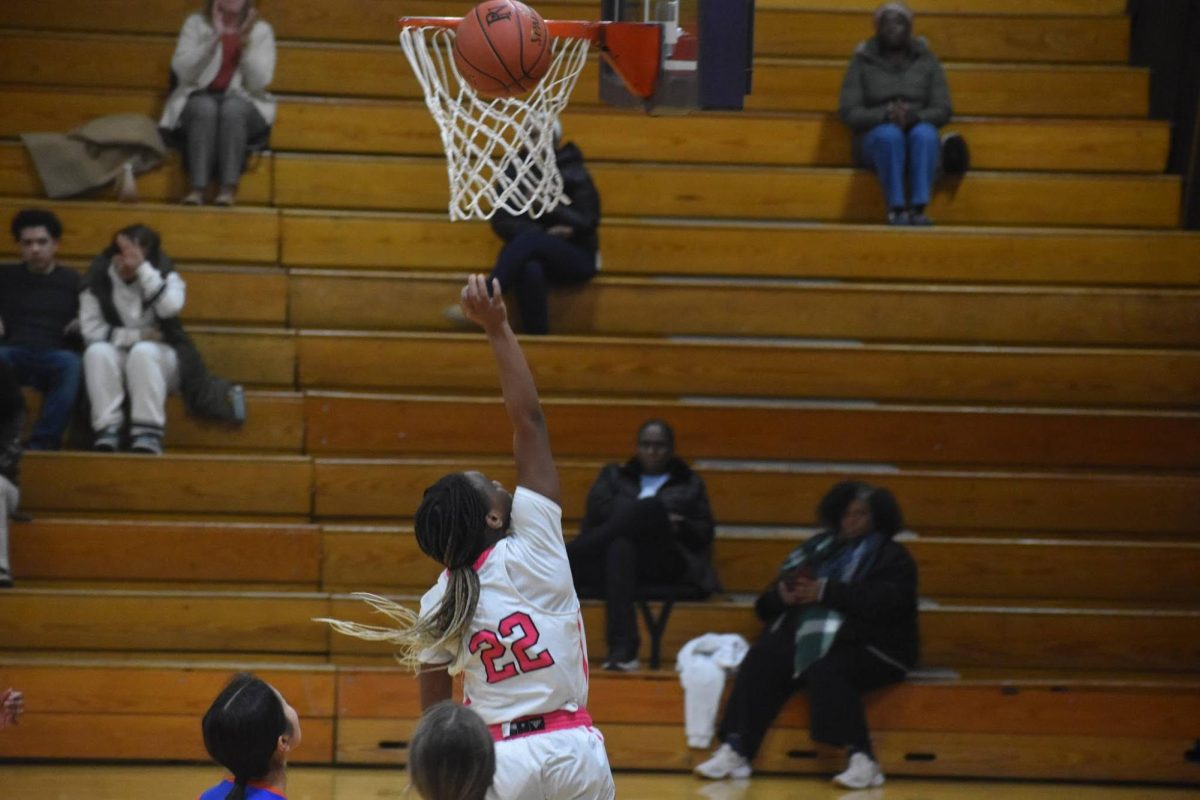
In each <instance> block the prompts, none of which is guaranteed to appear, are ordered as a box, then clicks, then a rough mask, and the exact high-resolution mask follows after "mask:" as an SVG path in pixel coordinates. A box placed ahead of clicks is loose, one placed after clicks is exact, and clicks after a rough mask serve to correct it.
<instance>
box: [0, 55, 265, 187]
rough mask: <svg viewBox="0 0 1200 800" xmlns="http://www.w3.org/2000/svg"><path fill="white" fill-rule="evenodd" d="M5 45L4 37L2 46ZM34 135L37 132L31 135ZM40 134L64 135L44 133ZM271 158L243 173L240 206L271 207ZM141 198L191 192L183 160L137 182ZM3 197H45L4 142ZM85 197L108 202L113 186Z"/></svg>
mask: <svg viewBox="0 0 1200 800" xmlns="http://www.w3.org/2000/svg"><path fill="white" fill-rule="evenodd" d="M2 44H4V41H3V38H2V37H0V45H2ZM30 132H33V131H30ZM37 132H52V133H53V132H62V133H65V132H66V131H43V130H41V129H38V131H37ZM271 161H272V159H271V154H270V153H266V154H261V155H256V156H254V157H253V158H252V159H251V160H250V162H249V164H248V165H247V169H246V171H245V172H243V173H242V179H241V182H240V183H239V184H238V192H237V197H238V202H240V203H242V204H244V205H260V206H262V205H270V204H271V182H272V181H271ZM136 182H137V192H138V197H139V199H141V200H149V201H153V202H164V201H165V202H169V203H175V202H178V201H179V199H180V198H181V197H183V196H184V194H186V193H187V191H188V190H189V188H190V187H189V186H188V181H187V177H186V174H185V173H184V168H183V164H182V162H181V161H180V159H179V158H178V157H177V156H176V155H174V154H172V155H170V156H168V158H167V159H166V162H165V163H164V164H163V165H162V166H161V167H159V168H158V169H154V170H150V171H149V172H145V173H143V174H141V175H139V176H137V179H136ZM0 195H5V196H10V197H31V198H33V197H36V198H43V197H45V190H44V189H43V188H42V181H41V178H40V177H39V176H38V174H37V169H36V168H35V166H34V163H33V159H32V158H31V157H30V155H29V153H28V152H27V151H26V150H25V147H24V146H23V145H21V144H19V143H17V142H0ZM83 196H84V197H89V198H94V199H98V200H108V199H112V198H113V197H114V194H113V187H112V185H111V184H110V185H107V186H103V187H101V188H99V189H96V190H95V191H93V192H89V193H87V194H85V195H83Z"/></svg>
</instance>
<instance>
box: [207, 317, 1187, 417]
mask: <svg viewBox="0 0 1200 800" xmlns="http://www.w3.org/2000/svg"><path fill="white" fill-rule="evenodd" d="M297 348H298V350H297V357H298V364H299V371H298V381H299V385H300V387H301V388H304V389H351V388H353V389H386V390H394V391H435V392H466V393H471V392H475V393H478V392H488V393H489V394H490V393H491V392H493V391H494V390H495V386H496V384H495V377H494V376H493V375H492V374H491V373H490V372H488V371H487V370H484V369H481V368H480V366H481V365H486V364H489V363H490V356H489V355H488V353H487V343H486V341H484V339H483V338H482V337H480V336H478V335H469V334H462V335H449V334H440V335H436V334H417V333H414V334H406V333H380V332H374V333H370V334H365V333H354V332H338V331H301V332H300V334H299V336H298V341H297ZM525 351H526V354H527V356H528V358H529V361H530V363H531V365H532V367H533V372H534V376H535V377H536V378H537V380H538V384H539V388H540V389H541V390H542V391H543V392H544V393H545V394H546V395H548V396H553V395H555V394H596V395H612V396H627V397H628V396H641V397H651V396H662V397H682V396H699V395H704V396H738V397H776V398H788V399H796V398H809V399H829V398H836V399H839V400H873V401H901V402H948V403H970V402H981V403H989V404H1008V403H1016V404H1030V405H1068V406H1072V407H1075V406H1101V407H1103V406H1109V407H1111V406H1116V405H1122V406H1141V407H1150V408H1162V409H1165V408H1172V407H1176V408H1180V407H1193V406H1195V404H1196V402H1197V399H1200V362H1198V359H1200V352H1198V351H1192V350H1187V351H1181V350H1133V349H1124V350H1116V349H1066V348H1057V349H1049V348H1044V349H1043V348H1015V347H1013V348H1005V347H987V348H982V347H979V348H976V347H933V346H924V345H871V346H866V345H863V346H857V345H848V346H838V345H827V344H814V343H806V342H795V343H793V342H790V341H789V342H788V343H776V342H769V343H763V342H755V341H752V340H678V341H664V340H658V339H654V340H646V339H640V340H639V339H617V338H604V339H602V338H592V337H580V338H573V337H540V338H538V339H537V341H527V342H526V343H525ZM214 360H215V359H214Z"/></svg>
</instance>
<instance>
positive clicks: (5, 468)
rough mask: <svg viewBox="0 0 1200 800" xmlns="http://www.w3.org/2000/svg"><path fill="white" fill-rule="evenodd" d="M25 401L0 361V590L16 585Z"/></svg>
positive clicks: (7, 368) (4, 364) (8, 370)
mask: <svg viewBox="0 0 1200 800" xmlns="http://www.w3.org/2000/svg"><path fill="white" fill-rule="evenodd" d="M24 424H25V398H24V397H23V396H22V395H21V387H20V385H18V383H17V378H16V375H14V374H13V371H12V368H11V367H9V366H8V362H7V361H4V360H2V359H0V588H5V589H7V588H9V587H11V586H12V585H13V582H12V569H11V567H10V566H9V563H8V518H9V517H10V516H11V515H12V514H13V512H15V511H16V510H17V503H18V501H20V499H21V492H20V490H19V489H18V488H17V487H18V486H19V485H20V477H21V427H22V426H23V425H24Z"/></svg>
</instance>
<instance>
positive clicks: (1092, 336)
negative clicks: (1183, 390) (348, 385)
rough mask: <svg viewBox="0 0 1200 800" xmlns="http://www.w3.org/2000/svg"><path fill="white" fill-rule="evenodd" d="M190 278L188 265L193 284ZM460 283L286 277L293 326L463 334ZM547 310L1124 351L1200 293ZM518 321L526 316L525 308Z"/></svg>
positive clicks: (606, 318) (912, 287)
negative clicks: (455, 308) (458, 320)
mask: <svg viewBox="0 0 1200 800" xmlns="http://www.w3.org/2000/svg"><path fill="white" fill-rule="evenodd" d="M193 274H196V273H194V272H193V271H189V272H188V279H189V290H190V281H191V280H192V278H191V276H192V275H193ZM199 274H201V275H204V277H205V279H206V280H212V281H214V282H215V281H217V280H219V275H217V274H211V273H199ZM231 275H232V274H231ZM464 280H465V278H464V276H445V277H443V276H433V275H425V274H421V275H413V274H411V273H403V272H396V273H379V272H346V271H344V270H330V271H324V272H315V271H303V270H293V271H292V272H291V273H290V274H289V275H288V279H287V288H288V308H289V309H290V320H289V321H290V324H291V325H292V327H296V328H326V329H367V330H369V329H375V330H406V331H412V330H446V331H450V330H458V329H457V328H455V327H454V326H453V325H452V324H451V323H449V322H448V321H447V320H446V319H445V318H444V317H443V315H442V310H443V309H444V308H445V307H446V306H447V305H448V304H450V303H453V302H454V301H455V300H456V298H457V296H458V292H459V290H460V289H461V287H462V284H463V283H464ZM236 288H237V287H230V290H229V293H230V294H231V295H233V294H234V292H235V291H236ZM272 288H274V284H272ZM220 294H221V295H223V294H225V292H220ZM191 305H192V304H191V303H189V306H191ZM512 307H513V308H514V310H515V309H516V305H515V303H514V304H513V305H512ZM549 310H550V329H551V330H552V331H554V332H555V333H558V334H577V335H578V334H584V335H586V334H592V335H606V336H671V335H696V336H706V335H707V336H778V337H801V338H823V339H854V340H865V341H882V342H887V341H892V342H896V341H904V342H945V343H970V344H975V343H979V344H984V343H987V344H1035V345H1036V344H1063V345H1105V344H1108V345H1114V346H1125V347H1129V346H1166V347H1188V346H1191V345H1193V344H1195V343H1196V342H1200V291H1197V290H1179V289H1159V290H1150V289H1138V290H1128V289H1120V290H1112V289H1083V288H1070V289H1064V288H1052V289H1051V288H1033V287H1024V286H1021V287H1016V286H1005V287H997V288H990V287H977V286H969V287H968V286H946V285H928V284H902V285H896V284H856V285H849V286H829V285H811V284H783V285H781V284H780V283H778V282H777V281H770V282H768V281H750V280H741V281H732V280H728V279H725V280H719V281H695V280H683V279H675V280H663V279H661V278H658V279H654V278H648V279H634V278H609V277H606V276H603V275H602V276H601V277H599V278H597V279H596V280H594V281H592V282H591V283H590V284H588V285H586V286H579V287H571V288H564V289H558V290H555V291H553V292H552V294H551V298H550V305H549ZM512 319H513V320H514V321H519V314H515V313H514V314H513V315H512Z"/></svg>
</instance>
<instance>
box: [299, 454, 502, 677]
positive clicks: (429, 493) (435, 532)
mask: <svg viewBox="0 0 1200 800" xmlns="http://www.w3.org/2000/svg"><path fill="white" fill-rule="evenodd" d="M490 510H491V503H490V499H489V498H488V497H487V495H486V494H485V493H484V492H483V490H481V489H480V488H479V487H478V486H477V485H476V484H475V483H473V482H472V481H471V479H470V478H468V477H467V476H466V475H465V474H463V473H461V472H452V473H450V474H448V475H444V476H442V478H440V479H439V480H438V481H437V482H436V483H434V484H433V485H432V486H430V487H429V488H428V489H426V490H425V494H424V496H423V497H422V499H421V505H420V506H419V507H418V508H417V516H416V520H415V528H416V538H417V546H418V547H420V548H421V552H423V553H424V554H425V555H427V556H429V557H430V558H432V559H433V560H434V561H437V562H438V563H439V564H441V565H442V566H444V567H445V568H446V570H447V573H448V577H447V581H446V592H445V594H443V595H442V599H441V602H440V603H439V604H438V606H437V608H435V609H434V610H433V612H432V613H430V614H427V615H425V616H418V615H417V614H415V613H413V612H412V611H411V610H409V609H407V608H405V607H404V606H401V605H399V604H398V603H395V602H393V601H391V600H388V599H387V598H385V597H379V596H378V595H373V594H367V593H361V592H360V593H357V594H356V595H355V596H356V597H358V598H360V599H362V600H364V601H366V602H367V603H369V604H370V605H371V606H373V607H374V608H375V610H376V611H379V612H381V613H383V614H385V615H386V616H388V617H390V618H391V619H393V620H395V621H396V622H399V623H400V624H401V627H400V628H390V627H381V626H376V625H361V624H359V623H355V622H344V621H341V620H332V619H321V620H318V621H319V622H328V623H329V624H330V625H332V626H333V628H334V630H336V631H338V632H339V633H344V634H347V635H350V636H356V637H358V638H360V639H366V640H368V641H383V642H389V643H391V644H393V645H395V646H396V648H397V653H396V660H397V661H399V662H400V663H401V664H403V665H404V666H406V667H410V668H412V669H413V670H414V671H415V670H418V669H419V668H420V664H421V658H420V656H421V652H422V651H424V650H427V649H430V648H444V647H447V646H449V647H450V649H456V648H457V645H458V643H459V640H460V639H461V638H462V636H463V634H464V633H465V632H466V630H467V627H468V626H469V625H470V624H471V620H472V618H474V616H475V608H476V606H478V605H479V575H478V574H477V573H476V572H475V560H476V559H477V558H479V555H480V553H482V552H483V550H484V548H485V547H486V546H487V542H488V532H489V530H488V525H487V515H488V512H489V511H490ZM456 671H457V669H456V668H455V667H452V668H451V672H456Z"/></svg>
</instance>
